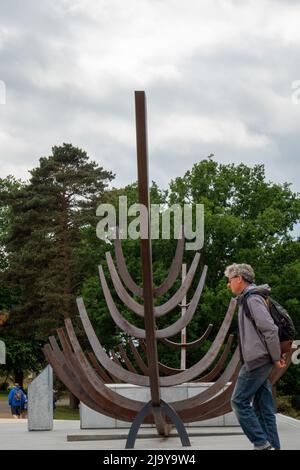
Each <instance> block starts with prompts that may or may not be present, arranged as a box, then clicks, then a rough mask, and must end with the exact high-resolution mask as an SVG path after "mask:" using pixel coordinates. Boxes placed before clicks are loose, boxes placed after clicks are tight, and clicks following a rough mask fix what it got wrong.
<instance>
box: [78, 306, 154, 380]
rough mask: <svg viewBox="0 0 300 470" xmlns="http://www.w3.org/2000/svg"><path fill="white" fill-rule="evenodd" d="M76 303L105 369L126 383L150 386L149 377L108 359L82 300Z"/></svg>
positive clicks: (91, 342) (90, 340)
mask: <svg viewBox="0 0 300 470" xmlns="http://www.w3.org/2000/svg"><path fill="white" fill-rule="evenodd" d="M76 302H77V306H78V310H79V315H80V318H81V321H82V325H83V328H84V330H85V333H86V335H87V337H88V340H89V342H90V345H91V347H92V349H93V351H94V354H95V356H96V358H97V360H98V361H99V362H100V364H102V366H103V367H105V369H106V370H107V371H108V372H109V373H110V374H113V375H114V376H115V377H118V378H119V379H121V380H123V381H124V382H128V383H132V384H134V385H142V386H149V377H145V376H144V375H140V374H135V373H133V372H130V371H128V370H125V369H124V368H123V367H120V366H118V365H117V364H116V363H114V362H113V361H112V360H111V359H110V358H109V357H108V355H107V354H106V352H105V350H104V348H103V347H102V345H101V343H100V341H99V339H98V338H97V336H96V333H95V331H94V329H93V327H92V325H91V322H90V319H89V317H88V314H87V312H86V309H85V306H84V303H83V300H82V298H78V299H77V300H76Z"/></svg>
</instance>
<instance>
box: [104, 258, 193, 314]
mask: <svg viewBox="0 0 300 470" xmlns="http://www.w3.org/2000/svg"><path fill="white" fill-rule="evenodd" d="M106 259H107V265H108V269H109V272H110V276H111V280H112V282H113V285H114V288H115V291H116V292H117V294H118V296H119V298H120V299H121V300H122V302H123V303H124V304H125V305H126V306H127V307H128V308H129V309H130V310H132V311H133V312H134V313H136V314H137V315H139V316H140V317H143V316H144V306H143V305H141V304H139V303H138V302H137V301H136V300H135V299H133V298H132V297H131V296H130V295H129V294H128V292H127V291H126V289H125V288H124V286H123V284H122V282H121V280H120V278H119V275H118V273H117V270H116V268H115V266H114V262H113V259H112V256H111V254H110V252H107V253H106ZM199 260H200V254H199V253H196V254H195V256H194V259H193V262H192V264H191V266H190V269H189V271H188V273H187V275H186V278H185V280H184V282H183V284H182V285H181V286H180V288H179V289H178V290H177V291H176V293H175V294H174V295H173V296H172V297H171V298H170V299H169V300H168V301H167V302H165V303H164V304H162V305H159V306H156V307H154V316H155V317H161V316H163V315H166V313H168V312H170V311H171V310H173V309H174V308H175V307H176V306H177V305H178V304H179V303H180V302H181V301H182V299H183V298H184V297H185V296H186V293H187V292H188V290H189V288H190V286H191V284H192V282H193V279H194V276H195V273H196V271H197V267H198V264H199ZM102 272H103V271H102ZM102 272H101V271H100V268H99V274H100V279H101V283H102Z"/></svg>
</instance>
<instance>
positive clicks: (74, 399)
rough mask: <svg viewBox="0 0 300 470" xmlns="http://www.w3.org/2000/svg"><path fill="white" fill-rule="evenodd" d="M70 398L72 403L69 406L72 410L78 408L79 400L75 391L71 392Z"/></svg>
mask: <svg viewBox="0 0 300 470" xmlns="http://www.w3.org/2000/svg"><path fill="white" fill-rule="evenodd" d="M69 400H70V404H69V407H70V408H71V409H72V410H78V407H79V400H78V398H77V397H75V395H73V393H71V392H70V393H69Z"/></svg>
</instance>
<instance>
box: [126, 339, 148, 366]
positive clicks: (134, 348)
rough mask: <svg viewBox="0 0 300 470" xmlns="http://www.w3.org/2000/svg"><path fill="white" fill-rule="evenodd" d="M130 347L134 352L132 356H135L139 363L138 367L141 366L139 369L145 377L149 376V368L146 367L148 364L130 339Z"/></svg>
mask: <svg viewBox="0 0 300 470" xmlns="http://www.w3.org/2000/svg"><path fill="white" fill-rule="evenodd" d="M129 346H130V349H131V351H132V354H133V355H134V358H135V360H136V362H137V365H138V366H139V368H140V369H141V371H142V372H143V373H144V374H145V375H149V368H148V367H147V366H146V364H145V363H144V361H143V359H142V357H141V356H140V354H139V352H138V350H137V348H136V347H135V345H134V344H133V342H132V340H131V339H130V340H129Z"/></svg>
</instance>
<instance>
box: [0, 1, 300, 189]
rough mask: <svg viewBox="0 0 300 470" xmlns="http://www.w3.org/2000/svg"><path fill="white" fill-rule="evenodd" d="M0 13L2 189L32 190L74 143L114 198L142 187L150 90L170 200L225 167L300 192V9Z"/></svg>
mask: <svg viewBox="0 0 300 470" xmlns="http://www.w3.org/2000/svg"><path fill="white" fill-rule="evenodd" d="M0 7H1V9H0V80H1V81H2V82H0V102H2V103H3V101H4V98H5V89H6V104H0V149H1V153H0V159H1V160H0V161H1V168H0V176H1V177H4V176H6V175H8V174H13V175H15V176H16V177H19V178H22V179H26V178H28V176H29V175H28V169H31V168H33V167H35V166H37V165H38V159H39V158H40V157H41V156H46V155H49V154H50V153H51V147H52V146H53V145H60V144H62V143H63V142H71V143H72V144H73V145H75V146H79V147H81V148H83V149H84V150H86V151H87V152H88V154H89V155H90V157H91V158H93V159H95V160H96V161H97V162H98V163H99V164H101V165H102V166H103V167H104V168H105V169H109V170H112V171H113V172H115V173H116V174H117V178H116V180H115V182H114V183H113V184H114V185H115V186H121V185H124V184H126V183H129V182H132V181H134V180H136V178H137V176H136V153H135V122H134V90H145V91H146V94H147V102H148V139H149V157H150V177H151V178H152V179H154V180H155V181H156V182H157V183H158V184H159V185H160V186H162V187H167V185H168V183H169V181H170V179H171V178H174V177H176V176H179V175H183V173H184V172H185V171H186V170H188V169H190V168H191V167H192V165H193V164H194V163H195V162H197V161H199V160H200V159H201V158H204V157H205V156H207V155H209V154H210V153H214V154H215V155H216V159H217V160H218V161H219V162H224V163H229V162H232V163H240V162H244V163H247V164H249V165H254V164H255V163H264V164H265V165H266V173H267V177H268V179H271V180H273V181H278V182H283V181H288V182H291V183H292V184H293V186H292V187H293V189H294V190H297V191H300V179H299V175H300V158H299V150H300V139H299V129H300V92H299V93H298V95H297V96H296V95H295V93H297V89H296V90H293V89H292V84H293V83H294V85H295V86H298V85H297V83H295V82H296V81H297V80H300V54H299V50H300V49H299V46H300V2H299V1H287V0H282V1H280V0H277V1H276V0H273V1H271V0H268V1H264V0H260V1H257V0H256V1H244V0H243V1H242V0H241V1H239V0H235V1H229V0H222V1H218V0H214V1H213V0H206V1H203V0H201V1H198V0H184V1H182V0H147V1H145V0H80V1H77V0H70V1H69V0H0ZM299 84H300V82H299ZM299 88H300V85H299ZM293 93H294V100H293V99H292V94H293ZM298 96H299V104H296V103H297V101H298ZM295 97H296V99H295Z"/></svg>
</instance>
